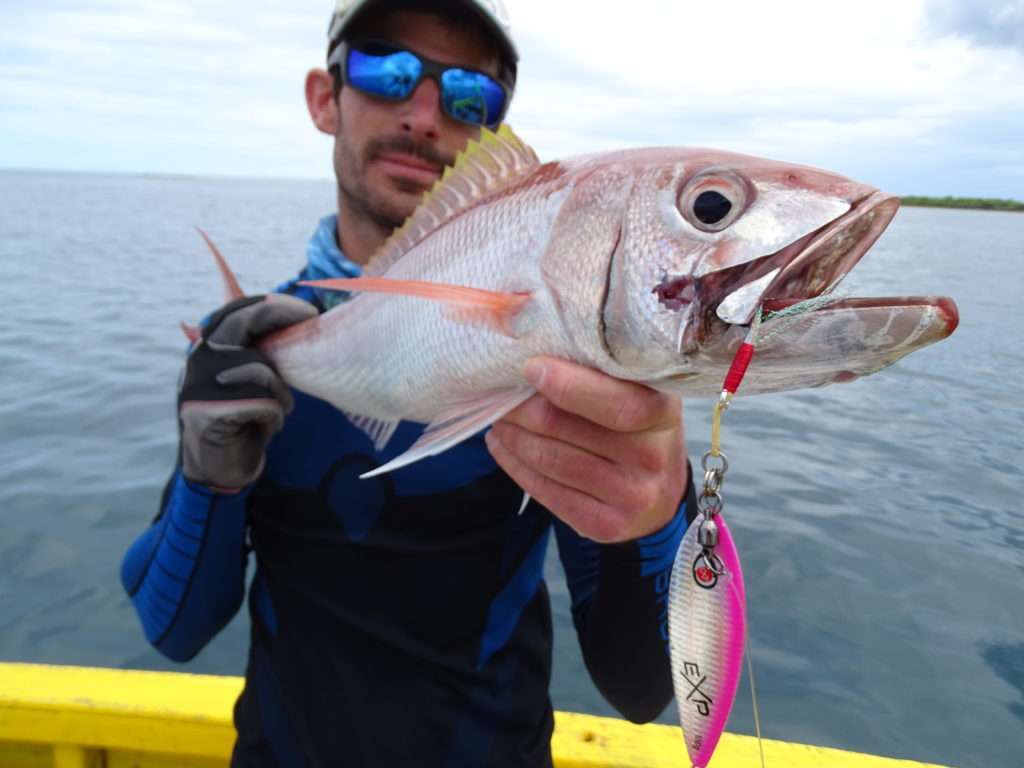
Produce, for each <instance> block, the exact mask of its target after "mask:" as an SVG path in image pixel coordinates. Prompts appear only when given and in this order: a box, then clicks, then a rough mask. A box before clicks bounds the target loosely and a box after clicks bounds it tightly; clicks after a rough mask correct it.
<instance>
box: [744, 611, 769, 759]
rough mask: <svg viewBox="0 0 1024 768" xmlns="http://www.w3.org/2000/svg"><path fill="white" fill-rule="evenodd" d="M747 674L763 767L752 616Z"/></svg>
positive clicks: (748, 641)
mask: <svg viewBox="0 0 1024 768" xmlns="http://www.w3.org/2000/svg"><path fill="white" fill-rule="evenodd" d="M747 676H748V677H749V678H750V703H751V704H752V705H753V707H754V733H755V734H756V735H757V750H758V752H760V753H761V768H765V763H764V742H763V741H762V740H761V715H760V712H758V707H757V687H756V686H755V685H754V654H753V652H752V651H751V648H750V617H749V616H748V617H747Z"/></svg>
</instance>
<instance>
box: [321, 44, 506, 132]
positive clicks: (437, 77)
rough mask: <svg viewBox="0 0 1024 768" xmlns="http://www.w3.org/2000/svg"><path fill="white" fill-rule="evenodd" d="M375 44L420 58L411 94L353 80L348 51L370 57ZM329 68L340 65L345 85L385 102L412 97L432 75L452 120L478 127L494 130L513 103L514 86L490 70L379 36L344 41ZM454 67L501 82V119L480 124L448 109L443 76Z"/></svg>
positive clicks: (442, 105) (335, 51) (442, 109)
mask: <svg viewBox="0 0 1024 768" xmlns="http://www.w3.org/2000/svg"><path fill="white" fill-rule="evenodd" d="M372 46H380V47H382V48H387V49H390V51H391V53H409V54H411V55H413V56H415V57H416V58H417V59H418V60H419V62H420V66H421V68H422V69H421V72H420V76H419V78H418V79H417V80H416V82H415V83H413V84H412V86H411V88H410V90H409V95H408V96H405V97H404V98H396V97H394V96H386V95H383V94H379V93H374V92H373V91H368V90H364V89H363V88H361V87H360V86H359V85H358V84H357V83H354V82H352V80H351V79H350V78H349V75H348V54H349V51H351V50H357V51H359V52H361V53H363V54H366V55H368V56H373V55H375V54H372V53H370V52H369V51H367V50H366V48H368V47H372ZM327 67H328V69H330V68H331V67H338V70H339V72H340V73H341V82H342V83H343V84H344V85H350V86H352V87H353V88H355V89H356V90H357V91H359V92H360V93H364V94H366V95H367V96H372V97H373V98H376V99H383V100H385V101H393V102H396V103H398V102H402V101H406V100H408V99H409V98H410V97H411V96H412V94H413V92H414V91H415V90H416V89H417V88H418V87H419V85H420V83H422V82H423V79H424V78H426V77H429V78H430V79H431V80H433V81H434V82H435V83H436V84H437V97H438V101H439V106H440V107H441V111H442V112H443V113H444V114H445V115H447V116H448V117H450V118H451V119H452V120H455V121H456V122H459V123H462V124H463V125H472V126H475V127H477V128H491V129H494V128H496V127H497V126H498V125H500V124H501V122H502V120H504V119H505V115H506V114H507V113H508V108H509V102H511V101H512V92H511V88H509V86H508V84H507V83H505V82H503V81H502V80H501V79H500V78H497V77H495V76H494V75H490V74H488V73H487V72H482V71H480V70H479V69H472V68H471V67H461V66H458V65H457V64H442V63H441V62H439V61H435V60H434V59H431V58H428V57H427V56H424V55H423V54H422V53H419V52H418V51H414V50H412V49H411V48H409V47H408V46H405V45H398V44H397V43H392V42H389V41H387V40H379V39H368V40H354V41H348V40H343V41H342V42H340V43H339V44H338V46H337V47H336V48H335V49H334V50H333V51H332V52H331V55H330V57H328V59H327ZM452 69H458V70H462V71H463V72H470V73H472V74H475V75H482V76H483V77H486V78H487V79H488V80H490V81H491V82H493V83H494V84H495V85H497V86H498V87H499V88H500V89H501V92H502V95H503V96H504V99H503V101H502V105H501V112H500V113H499V114H498V119H497V120H495V121H494V122H491V123H476V122H473V121H471V120H463V119H462V118H461V117H457V116H456V115H453V114H451V113H450V112H449V111H448V110H447V109H446V108H445V103H444V85H443V83H442V81H441V76H442V75H443V74H444V73H445V72H447V71H449V70H452Z"/></svg>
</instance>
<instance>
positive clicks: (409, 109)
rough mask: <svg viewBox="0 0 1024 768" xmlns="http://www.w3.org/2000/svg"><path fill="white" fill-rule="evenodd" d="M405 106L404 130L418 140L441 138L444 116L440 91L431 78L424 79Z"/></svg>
mask: <svg viewBox="0 0 1024 768" xmlns="http://www.w3.org/2000/svg"><path fill="white" fill-rule="evenodd" d="M404 106H405V109H404V110H402V129H403V130H405V131H408V132H410V133H412V134H413V136H414V137H416V138H426V139H431V140H436V139H438V138H439V137H440V135H441V122H442V120H443V119H444V116H443V115H442V114H441V101H440V91H439V90H438V87H437V83H435V82H434V81H433V80H432V79H431V78H429V77H425V78H423V81H422V82H421V83H420V84H419V85H417V86H416V90H415V91H413V92H412V96H410V97H409V99H408V101H406V102H405V104H404Z"/></svg>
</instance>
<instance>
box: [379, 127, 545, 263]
mask: <svg viewBox="0 0 1024 768" xmlns="http://www.w3.org/2000/svg"><path fill="white" fill-rule="evenodd" d="M539 165H540V160H538V159H537V155H536V153H535V152H534V151H533V150H532V149H531V148H530V147H529V146H528V145H527V144H526V143H525V142H524V141H523V140H522V139H520V138H519V137H518V136H517V135H516V134H515V132H514V131H513V130H512V129H511V128H509V127H508V126H507V125H504V124H502V125H501V126H500V127H499V128H498V130H497V132H494V131H489V130H487V129H486V128H484V129H482V130H481V133H480V139H479V140H474V141H470V142H469V143H468V144H467V145H466V148H465V149H464V150H463V151H462V152H460V153H459V154H458V157H456V159H455V163H454V165H452V166H450V167H448V168H446V169H445V171H444V173H443V174H442V175H441V178H439V179H438V180H437V181H436V182H435V183H434V186H433V187H431V188H430V189H429V190H428V191H427V192H425V193H424V195H423V200H422V202H420V204H419V206H418V207H417V208H416V210H415V211H413V213H412V215H411V216H410V217H409V218H408V219H406V220H405V223H404V224H402V226H401V227H399V228H398V229H396V230H395V231H394V233H393V234H392V235H391V237H389V238H388V240H387V242H385V243H384V245H382V246H381V247H380V249H379V250H378V251H377V252H376V253H375V254H374V255H373V258H372V259H370V261H369V263H368V264H367V265H366V268H365V269H364V270H363V274H365V275H367V276H370V275H381V274H383V273H384V272H386V271H387V270H388V269H389V268H390V267H391V265H392V264H394V263H395V262H396V261H398V259H400V258H401V257H402V255H403V254H405V253H406V252H408V251H409V250H410V249H411V248H412V247H413V246H415V245H416V244H417V243H418V242H420V241H421V240H422V239H423V238H425V237H426V236H427V235H429V234H430V233H431V232H433V231H434V230H436V229H437V228H438V227H440V226H442V225H443V224H444V223H445V222H447V221H450V220H451V219H453V218H455V217H456V216H458V215H459V214H461V213H462V212H463V211H465V210H466V209H468V208H470V207H471V206H473V205H474V204H475V203H476V202H477V201H479V200H480V199H481V198H483V197H485V196H487V195H489V194H491V193H492V192H495V191H496V190H498V189H501V188H503V187H505V186H506V185H509V184H512V183H513V182H515V181H518V180H519V179H522V178H523V177H525V176H526V175H527V174H529V173H531V172H532V171H533V170H534V169H535V168H536V167H537V166H539Z"/></svg>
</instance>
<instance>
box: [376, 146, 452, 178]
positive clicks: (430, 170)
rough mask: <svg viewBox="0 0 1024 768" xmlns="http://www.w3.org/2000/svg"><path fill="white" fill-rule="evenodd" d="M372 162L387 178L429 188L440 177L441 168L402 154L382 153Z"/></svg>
mask: <svg viewBox="0 0 1024 768" xmlns="http://www.w3.org/2000/svg"><path fill="white" fill-rule="evenodd" d="M374 160H375V161H376V162H377V163H378V164H379V165H380V166H381V168H382V169H383V170H384V172H385V173H386V174H387V175H388V176H392V177H398V178H401V179H405V180H409V181H414V182H416V183H419V184H422V185H423V186H429V185H431V184H433V183H434V182H435V181H437V179H438V178H439V177H440V176H441V171H442V170H443V168H442V167H441V166H439V165H435V164H434V163H431V162H430V161H428V160H423V159H421V158H418V157H415V156H413V155H407V154H405V153H402V152H382V153H380V154H378V155H377V156H376V157H375V158H374Z"/></svg>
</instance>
